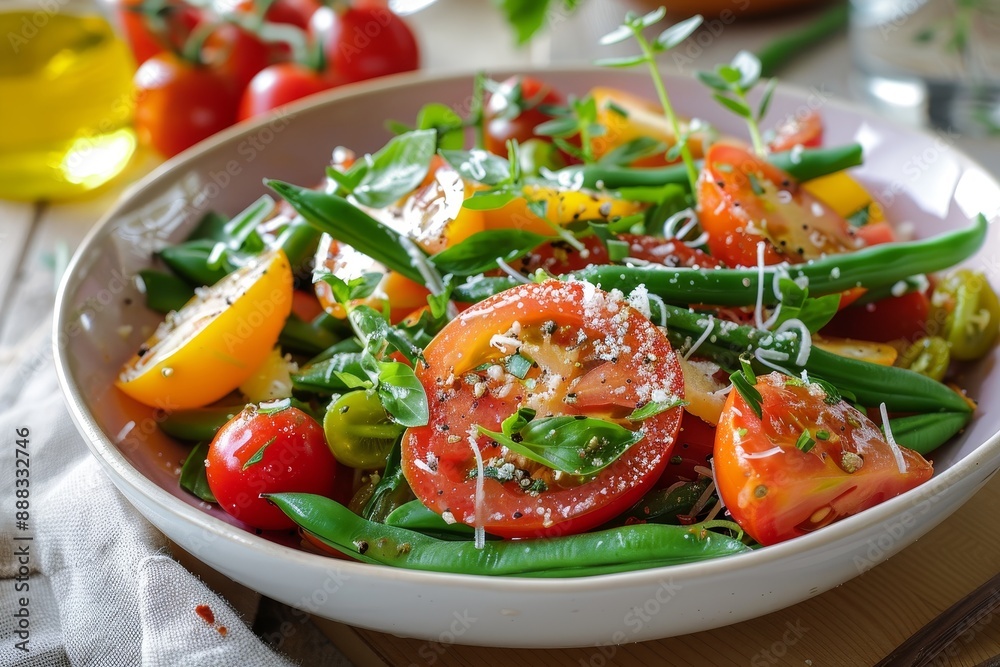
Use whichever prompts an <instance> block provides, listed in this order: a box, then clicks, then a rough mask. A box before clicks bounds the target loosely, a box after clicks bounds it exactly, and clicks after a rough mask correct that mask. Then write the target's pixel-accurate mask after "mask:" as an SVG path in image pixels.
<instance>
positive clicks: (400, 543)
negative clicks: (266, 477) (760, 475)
mask: <svg viewBox="0 0 1000 667" xmlns="http://www.w3.org/2000/svg"><path fill="white" fill-rule="evenodd" d="M263 497H265V498H267V499H268V500H270V501H271V502H273V503H274V504H276V505H277V506H278V507H279V508H281V510H282V511H284V512H285V514H287V515H288V516H289V517H291V518H292V520H293V521H295V523H297V524H298V525H299V526H300V527H302V529H304V530H305V531H307V532H309V533H311V534H313V535H315V536H316V537H318V538H319V539H320V540H322V541H323V542H324V543H326V544H328V545H329V546H331V547H333V548H334V549H337V550H339V551H342V552H344V553H345V554H348V555H350V556H353V557H355V558H357V559H358V560H362V561H365V562H369V563H381V564H383V565H393V566H397V567H404V568H408V569H414V570H426V571H433V572H451V573H454V574H479V575H492V576H524V575H529V576H530V575H541V576H550V577H566V576H571V577H578V576H590V575H594V574H605V573H610V572H624V571H628V570H634V569H639V568H646V567H657V566H661V565H675V564H679V563H690V562H694V561H699V560H705V559H709V558H717V557H720V556H728V555H732V554H737V553H744V552H748V551H750V548H749V547H747V546H746V545H745V544H743V543H742V542H740V541H738V540H736V539H733V538H731V537H728V536H726V535H722V534H720V533H714V532H711V531H709V530H706V529H704V528H702V527H700V526H697V525H694V526H667V525H662V524H636V525H632V526H623V527H620V528H612V529H609V530H602V531H597V532H593V533H582V534H579V535H570V536H567V537H559V538H546V539H536V540H517V541H509V540H499V541H495V542H486V544H485V545H484V546H483V547H482V548H480V549H477V548H476V545H475V543H474V542H471V541H470V542H448V541H444V540H438V539H434V538H432V537H428V536H426V535H422V534H420V533H417V532H414V531H411V530H405V529H402V528H396V527H393V526H386V525H383V524H378V523H374V522H371V521H367V520H365V519H363V518H361V517H359V516H357V515H356V514H354V513H353V512H351V511H350V510H348V509H347V508H346V507H344V506H343V505H340V504H339V503H337V502H335V501H333V500H330V499H329V498H324V497H322V496H315V495H310V494H303V493H279V494H271V495H265V496H263Z"/></svg>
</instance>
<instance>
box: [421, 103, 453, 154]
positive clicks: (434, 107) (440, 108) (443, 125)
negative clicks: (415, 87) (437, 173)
mask: <svg viewBox="0 0 1000 667" xmlns="http://www.w3.org/2000/svg"><path fill="white" fill-rule="evenodd" d="M417 129H419V130H434V131H435V132H437V147H438V148H445V149H452V150H459V149H461V148H462V145H463V144H464V143H465V136H464V123H463V121H462V117H461V116H459V115H458V114H457V113H455V110H454V109H452V108H451V107H450V106H448V105H446V104H441V103H440V102H431V103H430V104H425V105H424V106H423V107H422V108H421V109H420V112H419V113H418V114H417Z"/></svg>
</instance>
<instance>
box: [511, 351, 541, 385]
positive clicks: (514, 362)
mask: <svg viewBox="0 0 1000 667" xmlns="http://www.w3.org/2000/svg"><path fill="white" fill-rule="evenodd" d="M532 363H534V362H532V361H531V359H528V358H527V357H525V356H522V355H521V354H518V353H515V354H512V355H510V356H509V357H507V362H506V364H505V366H506V367H507V372H508V373H510V374H511V375H513V376H514V377H516V378H517V379H518V380H523V379H524V376H525V375H527V374H528V371H529V370H531V365H532Z"/></svg>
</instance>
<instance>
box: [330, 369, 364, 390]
mask: <svg viewBox="0 0 1000 667" xmlns="http://www.w3.org/2000/svg"><path fill="white" fill-rule="evenodd" d="M333 375H334V377H336V378H337V379H338V380H340V381H341V382H342V383H343V384H344V388H345V389H347V390H351V389H371V388H372V381H371V380H363V379H361V378H360V377H358V376H357V375H355V374H354V373H345V372H342V371H334V372H333Z"/></svg>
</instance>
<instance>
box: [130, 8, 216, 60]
mask: <svg viewBox="0 0 1000 667" xmlns="http://www.w3.org/2000/svg"><path fill="white" fill-rule="evenodd" d="M111 4H112V5H113V6H114V7H115V10H114V11H115V13H116V14H117V17H118V23H119V25H120V27H121V30H122V33H123V34H124V36H125V41H126V42H127V43H128V45H129V47H130V48H131V49H132V55H133V56H134V57H135V62H136V64H137V65H141V64H142V63H144V62H146V61H147V60H149V59H150V58H152V57H153V56H155V55H156V54H158V53H163V51H164V50H166V49H167V48H168V47H169V48H173V49H179V48H181V47H182V46H183V45H184V42H186V41H187V38H188V37H189V36H190V35H191V31H192V30H194V28H195V26H197V25H198V24H199V23H200V22H201V21H202V13H201V11H199V10H198V9H197V8H195V7H192V6H191V5H188V4H187V3H186V2H183V1H182V0H165V1H164V0H161V1H160V2H157V3H155V4H156V6H155V7H154V6H153V4H154V3H150V2H149V0H113V1H112V3H111Z"/></svg>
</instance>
